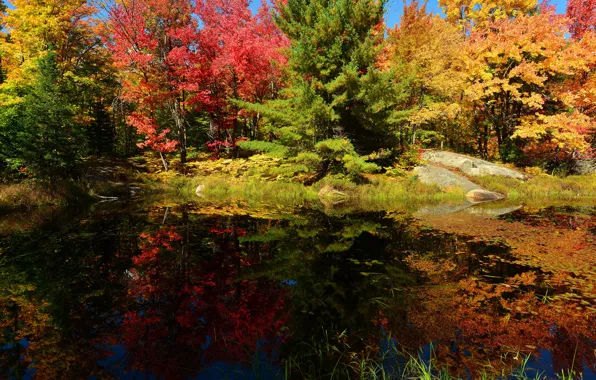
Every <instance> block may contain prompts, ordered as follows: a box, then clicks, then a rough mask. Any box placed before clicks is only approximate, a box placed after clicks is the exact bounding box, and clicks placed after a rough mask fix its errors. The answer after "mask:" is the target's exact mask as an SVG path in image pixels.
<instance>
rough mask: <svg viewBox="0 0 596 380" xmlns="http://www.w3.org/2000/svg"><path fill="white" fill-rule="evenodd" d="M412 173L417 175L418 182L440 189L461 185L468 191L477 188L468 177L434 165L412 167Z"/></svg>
mask: <svg viewBox="0 0 596 380" xmlns="http://www.w3.org/2000/svg"><path fill="white" fill-rule="evenodd" d="M414 173H415V174H416V175H417V176H418V180H420V182H422V183H426V184H431V185H437V186H439V187H440V188H442V189H449V188H454V187H461V188H462V189H464V190H465V191H470V190H474V189H478V188H479V186H478V185H476V184H475V183H474V182H472V181H470V180H469V179H467V178H464V177H462V176H460V175H458V174H456V173H453V172H452V171H450V170H447V169H445V168H440V167H438V166H434V165H422V166H417V167H415V168H414Z"/></svg>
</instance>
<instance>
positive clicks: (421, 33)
mask: <svg viewBox="0 0 596 380" xmlns="http://www.w3.org/2000/svg"><path fill="white" fill-rule="evenodd" d="M463 44H464V36H463V35H462V33H461V32H460V29H459V27H457V26H455V25H452V24H450V23H449V22H447V21H445V20H444V19H442V18H441V17H439V16H437V15H431V14H427V13H426V8H425V6H424V4H422V5H421V4H419V3H418V2H417V1H412V2H411V4H410V5H407V6H406V7H405V8H404V15H403V17H402V20H401V23H400V25H399V26H398V27H396V28H395V29H392V30H390V31H389V38H388V39H387V43H386V48H385V50H384V51H383V53H382V55H381V58H380V60H381V63H382V65H381V66H383V67H385V68H387V69H393V70H394V72H395V77H396V81H403V80H404V78H409V81H410V82H409V92H410V94H411V96H410V100H409V104H408V105H406V107H410V108H413V109H414V111H413V112H412V114H411V116H410V117H409V122H410V124H412V125H427V126H432V124H435V123H440V122H449V121H453V120H454V119H455V118H456V117H457V115H458V114H459V113H460V111H461V105H460V104H458V102H457V99H458V98H459V97H460V96H461V93H462V91H463V89H464V86H465V80H466V73H465V72H464V70H463V61H462V60H461V47H462V45H463Z"/></svg>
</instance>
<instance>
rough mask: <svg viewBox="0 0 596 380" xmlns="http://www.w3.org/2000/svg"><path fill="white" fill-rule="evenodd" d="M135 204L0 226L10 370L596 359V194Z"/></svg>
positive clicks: (173, 373)
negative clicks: (370, 204) (279, 208)
mask: <svg viewBox="0 0 596 380" xmlns="http://www.w3.org/2000/svg"><path fill="white" fill-rule="evenodd" d="M130 207H131V208H130V209H119V210H113V209H103V210H96V211H94V212H92V213H89V214H87V215H85V216H83V217H79V218H71V217H67V218H59V219H56V220H51V221H49V222H48V223H46V224H42V225H40V226H37V227H36V228H33V229H31V228H30V229H28V230H23V231H17V232H12V233H11V234H10V235H8V236H4V237H2V238H1V240H0V253H1V255H0V333H1V334H2V335H1V336H0V377H9V378H28V377H33V378H40V379H50V378H87V377H89V376H90V375H93V376H94V377H95V378H114V377H117V378H128V377H130V378H132V377H134V376H148V377H156V378H158V377H162V378H167V379H177V378H222V377H228V378H240V377H242V378H246V377H248V378H278V377H279V378H283V377H286V376H289V377H295V378H303V377H308V378H328V377H329V376H330V374H332V373H334V376H336V377H340V378H341V377H347V376H359V375H360V374H361V373H362V370H363V369H362V368H363V367H362V365H361V363H363V362H371V361H376V362H379V363H380V364H379V365H381V366H384V368H386V370H388V371H397V369H395V368H396V367H397V364H398V363H400V362H402V363H403V361H404V358H403V356H399V355H396V354H395V352H394V351H396V350H398V351H400V352H411V353H414V354H416V353H418V352H422V353H423V354H422V356H423V357H426V358H430V357H432V358H433V360H435V361H436V363H438V364H439V365H440V366H442V367H443V368H444V369H445V370H447V371H449V372H450V373H451V374H452V375H459V376H468V375H471V376H473V377H476V376H479V375H480V374H482V373H485V372H489V373H504V374H509V373H511V372H513V371H515V370H516V369H517V368H519V367H520V365H521V362H522V358H523V357H524V355H532V357H533V358H532V363H531V365H532V366H533V367H534V368H537V369H540V370H542V371H545V373H546V374H547V375H551V376H554V375H555V373H559V372H560V370H569V369H574V370H575V371H576V372H578V373H581V372H584V373H585V375H586V376H590V375H592V376H594V372H593V371H594V369H595V368H596V351H595V350H596V323H595V322H596V320H595V319H596V308H595V299H596V297H595V296H594V292H595V287H594V285H595V284H594V282H596V276H594V275H593V274H594V273H593V271H594V270H595V269H594V268H596V250H595V249H594V247H595V235H594V234H593V230H594V227H595V226H596V219H595V218H596V217H595V215H596V210H594V209H582V210H577V209H568V208H557V209H548V210H542V211H539V212H528V210H524V209H521V210H517V211H514V212H513V213H510V214H507V215H504V216H500V217H499V218H498V219H490V218H485V217H482V218H480V217H479V216H477V215H474V214H471V213H466V214H453V215H450V217H449V218H445V217H442V216H437V215H434V214H432V213H429V214H425V215H422V216H420V215H418V216H417V218H414V217H412V216H408V215H402V214H385V213H359V214H354V213H352V214H347V215H335V216H330V215H325V214H323V213H320V212H315V211H302V212H299V213H296V214H295V215H291V216H284V217H283V218H282V217H280V218H275V217H248V216H230V215H223V216H222V215H219V216H218V215H202V214H201V210H193V209H190V208H179V209H165V208H159V207H157V208H156V207H150V208H142V209H137V208H134V206H130ZM58 221H59V222H58ZM470 226H473V228H470ZM380 358H382V359H380ZM359 363H360V364H359Z"/></svg>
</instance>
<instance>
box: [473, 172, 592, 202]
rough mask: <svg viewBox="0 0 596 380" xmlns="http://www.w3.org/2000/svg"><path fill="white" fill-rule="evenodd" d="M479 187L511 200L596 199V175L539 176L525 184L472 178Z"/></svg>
mask: <svg viewBox="0 0 596 380" xmlns="http://www.w3.org/2000/svg"><path fill="white" fill-rule="evenodd" d="M473 181H474V182H475V183H477V184H479V185H480V186H482V187H484V188H486V189H488V190H491V191H496V192H498V193H501V194H506V195H507V198H509V199H511V200H520V201H531V200H545V199H546V200H577V199H590V198H592V199H596V174H592V175H583V176H569V177H565V178H561V177H555V176H551V175H547V174H541V175H538V176H536V177H534V178H531V179H529V180H527V181H525V182H522V181H518V180H516V179H513V178H505V177H499V176H485V177H474V178H473Z"/></svg>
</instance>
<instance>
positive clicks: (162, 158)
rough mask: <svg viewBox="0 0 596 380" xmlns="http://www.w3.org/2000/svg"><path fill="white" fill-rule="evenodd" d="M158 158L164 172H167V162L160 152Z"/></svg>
mask: <svg viewBox="0 0 596 380" xmlns="http://www.w3.org/2000/svg"><path fill="white" fill-rule="evenodd" d="M159 157H160V158H161V163H162V164H163V168H164V170H165V171H168V162H167V161H166V159H165V157H164V156H163V153H162V152H159Z"/></svg>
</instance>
